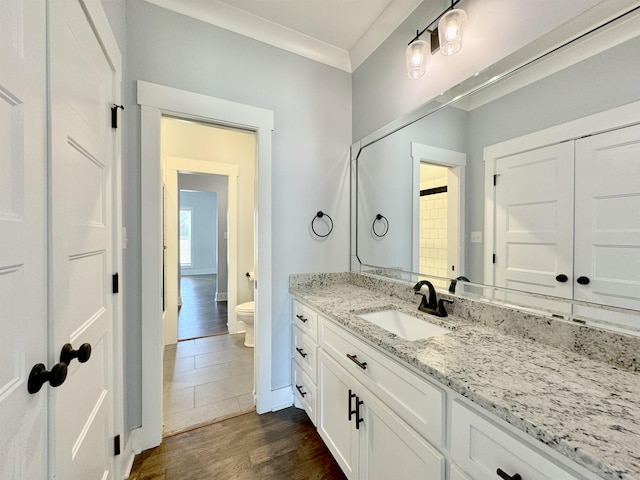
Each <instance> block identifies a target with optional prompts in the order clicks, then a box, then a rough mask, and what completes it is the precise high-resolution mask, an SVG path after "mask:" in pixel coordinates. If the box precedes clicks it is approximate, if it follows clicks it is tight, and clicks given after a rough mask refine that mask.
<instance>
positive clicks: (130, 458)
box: [120, 429, 140, 480]
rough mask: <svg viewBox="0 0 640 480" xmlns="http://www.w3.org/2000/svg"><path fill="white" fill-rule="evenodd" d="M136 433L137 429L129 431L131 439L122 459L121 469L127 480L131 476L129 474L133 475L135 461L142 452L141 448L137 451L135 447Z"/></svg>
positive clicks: (125, 447)
mask: <svg viewBox="0 0 640 480" xmlns="http://www.w3.org/2000/svg"><path fill="white" fill-rule="evenodd" d="M136 433H137V429H136V430H132V431H131V432H129V439H128V441H127V442H126V444H125V446H124V449H123V451H122V460H121V465H120V468H121V469H122V470H121V473H122V478H123V479H125V480H126V479H127V478H129V476H130V475H131V469H132V468H133V462H134V461H135V459H136V455H137V454H139V453H140V451H139V450H138V451H136V450H135V449H134V447H133V444H134V443H135V436H136Z"/></svg>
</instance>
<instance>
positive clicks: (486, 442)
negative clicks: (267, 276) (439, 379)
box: [292, 300, 599, 480]
mask: <svg viewBox="0 0 640 480" xmlns="http://www.w3.org/2000/svg"><path fill="white" fill-rule="evenodd" d="M298 315H300V316H302V317H303V319H305V320H306V321H303V320H302V319H300V317H299V316H298ZM293 321H294V329H293V330H294V337H293V350H292V357H293V362H292V365H293V366H292V373H293V382H294V385H293V389H294V395H295V399H296V406H298V407H302V408H304V409H305V410H306V411H307V413H308V414H309V417H310V418H311V420H312V421H313V423H314V425H316V427H317V429H318V432H319V434H320V436H321V437H322V439H323V440H324V442H325V444H326V445H327V447H328V448H329V450H330V451H331V453H332V454H333V456H334V458H335V459H336V461H337V462H338V464H339V465H340V467H341V468H342V470H343V471H344V473H345V475H346V476H347V477H348V478H349V480H373V479H376V480H388V479H392V478H393V479H395V478H408V479H416V480H418V479H424V480H500V479H501V478H502V479H505V480H506V479H509V478H521V479H522V480H597V479H598V478H599V477H598V476H596V475H594V474H593V473H591V472H589V471H587V470H586V469H585V468H584V467H581V466H579V465H577V464H576V463H575V462H573V461H571V460H569V459H567V458H566V457H563V456H562V455H560V454H559V453H558V452H556V451H553V450H551V449H550V448H548V447H546V446H544V445H542V444H540V442H536V441H534V440H530V439H528V438H527V436H526V435H524V434H522V433H521V432H519V431H517V430H516V429H515V428H514V427H512V426H511V425H508V424H506V422H504V421H503V420H500V419H498V418H494V417H493V416H492V415H491V414H489V413H488V412H484V411H482V409H480V408H479V407H477V406H475V405H474V406H471V405H472V404H471V403H470V402H469V401H468V400H467V399H465V398H463V397H462V396H461V395H459V394H457V393H455V392H454V391H452V390H450V389H448V388H446V387H444V386H440V384H434V383H432V382H429V381H428V380H427V379H425V378H424V377H423V376H422V375H419V374H418V373H416V372H414V371H413V370H412V369H411V368H409V367H408V366H405V365H403V364H401V363H399V361H397V360H395V359H394V358H393V357H392V356H390V355H388V354H386V353H384V352H383V351H381V350H380V349H377V348H374V347H373V346H371V345H370V344H368V343H366V342H364V341H363V340H361V339H360V338H358V337H356V336H355V335H353V334H352V333H350V332H349V331H347V330H346V329H345V328H343V327H342V326H340V325H338V324H337V323H335V322H333V321H331V320H329V319H328V318H326V317H324V316H323V315H321V314H319V313H318V312H315V311H314V310H313V309H310V308H309V307H308V306H306V305H304V304H302V303H300V302H298V301H295V300H294V319H293ZM310 322H314V323H313V325H315V327H316V328H315V329H313V328H312V329H309V328H308V327H309V325H310V324H311V323H310ZM298 323H301V324H302V325H298ZM298 349H300V350H302V353H305V354H307V355H305V356H303V355H301V354H300V352H299V351H298ZM479 411H482V413H479ZM498 469H500V470H501V472H503V474H502V475H500V474H499V473H498ZM517 475H519V477H518V476H517Z"/></svg>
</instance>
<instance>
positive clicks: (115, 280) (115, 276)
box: [111, 273, 120, 293]
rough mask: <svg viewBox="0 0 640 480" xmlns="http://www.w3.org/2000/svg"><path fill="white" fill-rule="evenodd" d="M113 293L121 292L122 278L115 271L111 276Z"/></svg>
mask: <svg viewBox="0 0 640 480" xmlns="http://www.w3.org/2000/svg"><path fill="white" fill-rule="evenodd" d="M111 285H112V293H119V292H120V278H119V276H118V274H117V273H114V274H113V276H112V277H111Z"/></svg>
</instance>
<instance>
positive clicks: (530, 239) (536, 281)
mask: <svg viewBox="0 0 640 480" xmlns="http://www.w3.org/2000/svg"><path fill="white" fill-rule="evenodd" d="M573 156H574V148H573V142H566V143H560V144H557V145H552V146H549V147H544V148H539V149H537V150H533V151H528V152H524V153H519V154H516V155H511V156H509V157H505V158H501V159H499V160H498V161H497V162H496V172H497V174H498V176H497V181H496V187H495V205H496V210H495V215H496V217H495V218H496V223H495V225H496V234H495V235H496V237H495V238H496V252H495V253H496V261H495V278H496V285H498V286H501V287H506V288H511V289H514V290H522V291H526V292H534V293H540V294H546V295H553V296H557V297H563V298H571V297H572V295H573V285H572V282H571V276H572V265H573V235H572V228H571V226H572V225H573V193H574V192H573ZM558 275H566V276H567V277H568V279H569V281H565V282H561V281H558V280H557V279H556V277H557V276H558ZM505 295H506V298H505V300H511V301H514V302H516V303H521V304H525V305H530V306H539V307H550V308H554V309H555V310H558V311H559V310H562V309H563V307H564V308H566V305H562V304H560V303H559V302H554V304H555V305H550V303H551V302H549V301H547V300H540V299H535V298H532V297H529V296H526V295H518V294H515V293H509V294H508V295H507V294H505Z"/></svg>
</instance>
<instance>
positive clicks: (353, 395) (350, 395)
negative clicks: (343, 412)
mask: <svg viewBox="0 0 640 480" xmlns="http://www.w3.org/2000/svg"><path fill="white" fill-rule="evenodd" d="M355 396H356V394H355V393H353V392H352V391H351V389H349V407H348V410H347V411H348V412H349V421H351V416H352V415H353V414H354V413H356V411H355V410H352V409H351V399H353V398H355Z"/></svg>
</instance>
